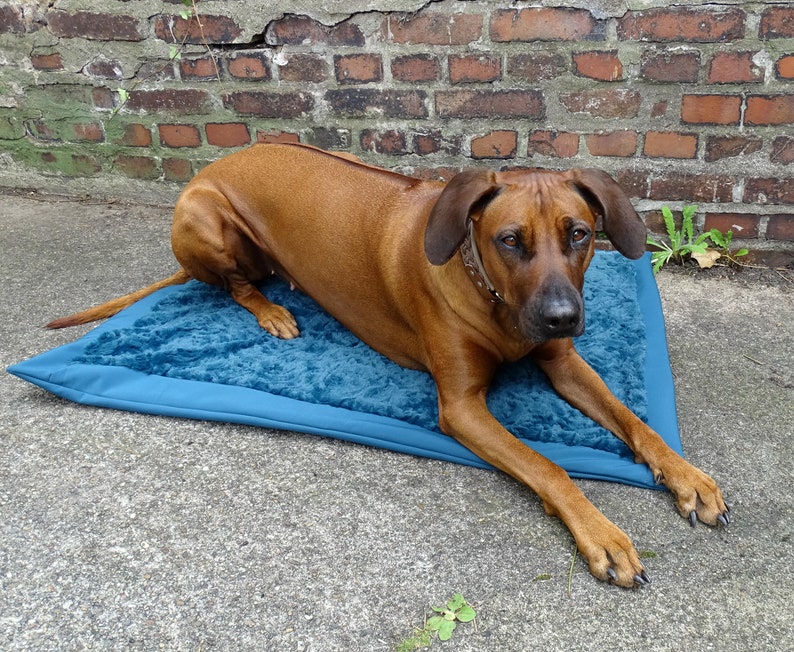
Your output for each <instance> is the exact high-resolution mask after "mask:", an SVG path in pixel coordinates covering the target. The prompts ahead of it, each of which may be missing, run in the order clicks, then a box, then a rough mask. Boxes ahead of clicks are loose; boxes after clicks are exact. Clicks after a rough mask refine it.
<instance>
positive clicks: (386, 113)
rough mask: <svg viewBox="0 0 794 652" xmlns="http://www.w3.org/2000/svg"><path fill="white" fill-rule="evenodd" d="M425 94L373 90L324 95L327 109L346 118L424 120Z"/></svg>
mask: <svg viewBox="0 0 794 652" xmlns="http://www.w3.org/2000/svg"><path fill="white" fill-rule="evenodd" d="M426 97H427V93H425V92H424V91H415V90H379V89H375V88H343V89H333V90H329V91H327V92H326V93H325V99H326V101H327V102H328V104H329V105H330V107H331V109H332V110H333V111H334V112H336V113H339V114H341V115H344V116H347V117H366V116H371V115H375V116H383V117H386V118H426V117H427V107H426V106H425V99H426Z"/></svg>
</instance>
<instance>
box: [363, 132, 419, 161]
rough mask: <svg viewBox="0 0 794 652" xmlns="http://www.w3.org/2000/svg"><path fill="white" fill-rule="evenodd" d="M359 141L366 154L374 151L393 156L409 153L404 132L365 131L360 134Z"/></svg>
mask: <svg viewBox="0 0 794 652" xmlns="http://www.w3.org/2000/svg"><path fill="white" fill-rule="evenodd" d="M359 141H360V143H361V149H363V150H364V151H365V152H370V151H374V152H377V153H378V154H389V155H391V156H396V155H398V154H407V153H408V151H407V149H406V137H405V133H404V132H402V131H396V130H393V129H390V130H388V131H376V130H374V129H364V130H363V131H362V132H361V134H360V138H359Z"/></svg>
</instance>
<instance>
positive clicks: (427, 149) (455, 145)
mask: <svg viewBox="0 0 794 652" xmlns="http://www.w3.org/2000/svg"><path fill="white" fill-rule="evenodd" d="M413 150H414V154H419V155H420V156H427V155H429V154H435V153H436V152H443V153H444V154H450V155H452V156H456V155H458V154H460V151H461V138H460V136H454V137H452V138H445V137H444V135H443V134H442V133H441V131H439V130H438V129H431V130H429V131H425V132H420V133H415V134H413Z"/></svg>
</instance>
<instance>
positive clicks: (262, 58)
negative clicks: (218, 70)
mask: <svg viewBox="0 0 794 652" xmlns="http://www.w3.org/2000/svg"><path fill="white" fill-rule="evenodd" d="M227 65H228V69H229V74H230V75H231V76H232V77H235V78H237V79H255V80H257V81H266V80H268V79H270V67H269V65H268V57H267V56H266V55H265V53H264V52H246V53H244V54H242V53H238V54H237V55H235V57H234V58H233V59H229V63H228V64H227Z"/></svg>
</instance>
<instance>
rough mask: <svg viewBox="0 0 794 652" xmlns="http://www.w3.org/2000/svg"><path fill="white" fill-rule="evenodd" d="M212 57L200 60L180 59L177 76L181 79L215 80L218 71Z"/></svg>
mask: <svg viewBox="0 0 794 652" xmlns="http://www.w3.org/2000/svg"><path fill="white" fill-rule="evenodd" d="M215 65H216V64H215V62H214V61H213V60H212V57H202V58H201V59H180V61H179V74H180V75H181V76H182V78H183V79H190V78H193V79H217V78H218V74H219V73H218V69H217V68H216V67H215Z"/></svg>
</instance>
